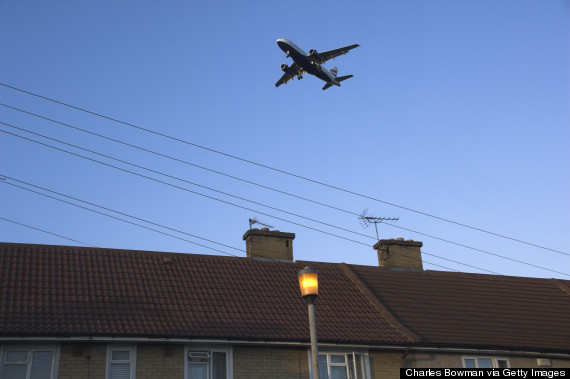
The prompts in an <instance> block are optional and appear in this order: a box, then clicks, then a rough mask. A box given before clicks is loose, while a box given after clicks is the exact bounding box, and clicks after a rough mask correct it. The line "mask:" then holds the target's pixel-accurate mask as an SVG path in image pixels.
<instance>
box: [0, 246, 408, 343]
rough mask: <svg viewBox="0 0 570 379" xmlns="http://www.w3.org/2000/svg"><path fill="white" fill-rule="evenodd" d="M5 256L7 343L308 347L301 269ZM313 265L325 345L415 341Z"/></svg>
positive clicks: (90, 252) (160, 257) (119, 255)
mask: <svg viewBox="0 0 570 379" xmlns="http://www.w3.org/2000/svg"><path fill="white" fill-rule="evenodd" d="M0 252H1V253H0V277H1V278H2V280H1V283H0V335H4V336H7V335H11V336H39V335H41V336H78V335H81V336H110V335H113V336H157V337H158V336H160V337H187V338H227V339H247V340H289V341H308V340H309V330H308V315H307V307H306V304H305V303H304V301H303V299H302V298H301V296H300V291H299V286H298V279H297V272H298V271H299V270H300V269H302V268H303V267H304V266H302V265H300V264H295V263H287V262H272V261H259V260H251V259H247V258H231V257H220V256H205V255H191V254H175V253H156V252H133V251H125V250H122V251H121V250H111V249H97V248H82V247H64V246H43V245H20V244H0ZM165 258H166V259H165ZM314 266H315V267H316V268H318V270H319V273H320V275H319V278H320V288H319V291H320V296H319V298H318V299H317V316H316V317H317V322H318V333H319V340H320V341H322V342H327V341H328V342H353V343H354V342H359V343H374V342H378V341H383V342H385V343H394V344H399V343H404V342H406V341H407V339H406V338H405V337H404V336H403V335H401V334H400V333H399V332H398V331H397V330H395V329H394V328H392V327H391V326H390V325H389V324H388V323H387V322H386V321H385V320H384V319H383V318H382V317H381V315H380V314H378V312H377V311H376V310H375V309H374V308H373V307H372V306H371V305H370V303H369V302H368V301H367V300H366V298H365V297H364V296H362V295H359V294H355V292H354V287H353V285H352V283H351V281H350V279H348V278H347V277H346V276H345V275H344V274H343V272H342V270H341V269H340V268H339V266H338V265H336V264H322V263H321V264H315V265H314ZM355 295H356V296H355Z"/></svg>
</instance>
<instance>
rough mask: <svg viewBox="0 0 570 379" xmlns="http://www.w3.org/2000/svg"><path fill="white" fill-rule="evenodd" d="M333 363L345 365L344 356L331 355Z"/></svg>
mask: <svg viewBox="0 0 570 379" xmlns="http://www.w3.org/2000/svg"><path fill="white" fill-rule="evenodd" d="M331 363H344V355H331Z"/></svg>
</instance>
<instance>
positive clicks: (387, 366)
mask: <svg viewBox="0 0 570 379" xmlns="http://www.w3.org/2000/svg"><path fill="white" fill-rule="evenodd" d="M368 355H369V359H370V374H371V375H372V378H374V379H380V378H381V379H400V367H402V354H398V353H386V352H373V351H369V352H368Z"/></svg>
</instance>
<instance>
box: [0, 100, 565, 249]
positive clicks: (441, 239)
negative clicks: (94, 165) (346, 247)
mask: <svg viewBox="0 0 570 379" xmlns="http://www.w3.org/2000/svg"><path fill="white" fill-rule="evenodd" d="M0 105H1V106H4V107H7V108H10V109H13V110H16V111H19V112H23V113H26V114H29V115H32V116H35V117H38V118H41V119H44V120H48V121H50V122H53V123H56V124H59V125H63V126H66V127H69V128H72V129H75V130H79V131H81V132H84V133H87V134H90V135H94V136H97V137H100V138H103V139H106V140H109V141H113V142H116V143H118V144H121V145H125V146H128V147H131V148H134V149H138V150H141V151H145V152H148V153H151V154H154V155H157V156H160V157H163V158H167V159H171V160H173V161H176V162H179V163H183V164H187V165H190V166H193V167H197V168H200V169H203V170H206V171H209V172H213V173H215V174H219V175H223V176H226V177H229V178H232V179H235V180H239V181H242V182H245V183H248V184H252V185H255V186H258V187H261V188H264V189H268V190H271V191H275V192H278V193H281V194H284V195H288V196H291V197H293V198H297V199H300V200H304V201H307V202H310V203H313V204H317V205H321V206H324V207H327V208H331V209H334V210H338V211H341V212H344V213H347V214H350V215H354V216H359V217H360V216H361V214H359V213H356V212H352V211H349V210H346V209H342V208H339V207H336V206H333V205H330V204H326V203H322V202H319V201H316V200H313V199H309V198H306V197H302V196H299V195H295V194H292V193H289V192H286V191H282V190H279V189H276V188H273V187H269V186H265V185H262V184H259V183H255V182H253V181H250V180H246V179H243V178H239V177H236V176H234V175H230V174H227V173H224V172H220V171H217V170H213V169H210V168H208V167H204V166H200V165H197V164H194V163H192V162H188V161H185V160H182V159H179V158H176V157H172V156H169V155H166V154H162V153H159V152H156V151H153V150H150V149H146V148H143V147H140V146H137V145H133V144H131V143H127V142H124V141H121V140H118V139H115V138H111V137H108V136H105V135H102V134H99V133H95V132H92V131H89V130H86V129H83V128H80V127H78V126H75V125H71V124H67V123H64V122H61V121H57V120H54V119H51V118H48V117H45V116H42V115H38V114H36V113H32V112H29V111H26V110H23V109H20V108H16V107H12V106H10V105H6V104H3V103H0ZM0 123H1V122H0ZM4 124H5V123H4ZM5 125H8V126H10V127H13V128H17V129H20V130H24V131H26V132H28V133H33V132H30V131H29V130H26V129H23V128H19V127H16V126H14V125H10V124H5ZM33 134H36V135H39V136H42V135H41V134H37V133H33ZM42 137H44V138H49V137H45V136H42ZM50 139H51V138H50ZM52 140H53V139H52ZM56 141H58V140H56ZM58 142H61V141H58ZM61 143H65V142H61ZM68 145H70V144H68ZM70 146H74V147H77V146H75V145H70ZM77 148H79V147H77ZM80 149H81V148H80ZM83 150H85V149H83ZM87 151H90V152H91V150H87ZM95 154H98V153H95ZM99 155H101V154H99ZM113 159H114V158H113ZM180 180H181V179H180ZM186 182H187V183H190V184H193V185H197V186H201V185H198V184H195V183H192V182H188V181H186ZM201 187H203V186H201ZM205 188H208V187H205ZM208 189H210V188H208ZM211 190H212V191H216V192H219V191H217V190H214V189H211ZM222 193H223V192H222ZM230 196H232V195H230ZM246 201H249V200H246ZM253 203H256V202H253ZM261 205H263V204H261ZM263 206H266V205H263ZM269 208H272V207H269ZM273 209H275V208H273ZM280 211H282V210H280ZM282 212H285V213H290V212H288V211H282ZM291 214H293V215H295V214H294V213H291ZM299 217H303V216H299ZM310 220H312V219H310ZM312 221H314V220H312ZM316 222H319V221H316ZM385 224H386V225H389V226H391V227H394V228H398V229H402V230H406V231H409V232H412V233H417V234H420V235H423V236H426V237H429V238H433V239H437V240H439V241H443V242H446V243H449V244H453V245H456V246H460V247H463V248H466V249H470V250H473V251H479V252H482V253H485V254H491V255H497V254H496V253H493V252H490V251H488V250H483V249H479V248H476V247H472V246H469V245H465V244H462V243H459V242H454V241H451V240H449V239H445V238H441V237H437V236H434V235H431V234H427V233H423V232H419V231H417V230H413V229H409V228H405V227H402V226H399V225H394V224H391V223H385ZM325 225H326V223H325ZM333 227H334V226H333ZM341 229H343V228H341ZM343 230H347V229H343ZM349 232H351V233H355V232H352V231H349ZM355 234H360V235H363V236H366V237H369V238H372V237H370V236H368V235H364V234H361V233H355ZM551 251H552V252H554V253H558V254H563V255H567V256H570V253H565V252H562V251H555V250H551ZM497 256H500V255H497Z"/></svg>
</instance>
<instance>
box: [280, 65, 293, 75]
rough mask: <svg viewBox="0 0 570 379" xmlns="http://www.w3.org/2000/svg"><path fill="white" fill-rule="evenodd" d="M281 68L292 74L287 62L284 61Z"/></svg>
mask: <svg viewBox="0 0 570 379" xmlns="http://www.w3.org/2000/svg"><path fill="white" fill-rule="evenodd" d="M281 70H283V72H285V73H287V74H290V73H291V68H290V67H289V66H287V65H286V64H285V63H283V64H282V65H281Z"/></svg>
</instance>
